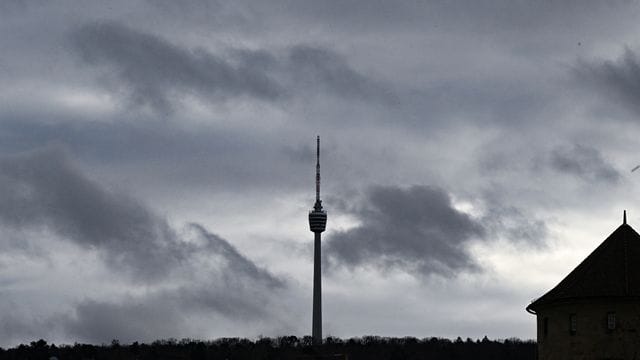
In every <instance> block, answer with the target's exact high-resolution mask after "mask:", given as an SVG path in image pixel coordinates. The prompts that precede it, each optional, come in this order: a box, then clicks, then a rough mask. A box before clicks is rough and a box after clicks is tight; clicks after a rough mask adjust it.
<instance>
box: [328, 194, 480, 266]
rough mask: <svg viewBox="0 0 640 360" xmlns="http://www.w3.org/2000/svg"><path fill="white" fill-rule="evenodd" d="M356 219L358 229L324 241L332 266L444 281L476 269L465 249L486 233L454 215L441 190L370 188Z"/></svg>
mask: <svg viewBox="0 0 640 360" xmlns="http://www.w3.org/2000/svg"><path fill="white" fill-rule="evenodd" d="M355 215H356V216H357V218H358V220H359V221H360V222H361V224H360V225H358V226H357V227H355V228H353V229H350V230H346V231H341V232H335V233H331V234H330V235H329V237H328V241H327V242H326V249H327V250H326V251H327V255H328V257H329V259H330V261H332V262H334V263H338V264H344V265H347V266H350V267H353V266H358V265H366V264H380V265H383V266H385V267H388V268H400V269H403V270H408V271H409V272H415V273H418V274H420V275H429V274H439V275H444V276H451V275H454V274H455V273H457V272H459V271H469V270H476V269H477V268H478V266H477V264H476V263H475V261H474V260H473V259H472V258H471V256H470V255H469V253H468V252H467V250H466V247H465V246H466V244H467V243H468V242H469V241H471V240H473V239H476V238H481V237H483V236H484V234H485V230H484V229H483V227H482V225H481V224H480V223H478V222H476V221H475V220H473V219H472V218H471V217H470V216H468V215H467V214H464V213H462V212H460V211H458V210H456V209H455V208H454V207H453V205H452V202H451V199H450V197H449V195H448V194H447V193H446V192H445V191H444V190H442V189H440V188H436V187H430V186H413V187H411V188H408V189H403V188H397V187H374V188H372V189H370V190H369V191H368V192H367V194H366V199H365V201H364V204H363V205H362V206H361V207H359V208H358V210H357V211H356V213H355Z"/></svg>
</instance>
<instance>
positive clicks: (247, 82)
mask: <svg viewBox="0 0 640 360" xmlns="http://www.w3.org/2000/svg"><path fill="white" fill-rule="evenodd" d="M71 39H72V43H73V49H74V51H76V52H77V53H78V55H79V56H80V57H81V59H82V60H83V61H85V62H86V63H87V64H90V65H95V66H106V67H107V68H108V69H109V71H110V72H112V73H113V76H115V78H111V81H112V87H113V88H112V90H114V91H116V92H119V91H121V90H123V88H124V91H125V92H126V93H127V94H129V95H131V99H130V100H131V101H133V103H134V104H138V105H150V106H152V107H154V108H155V109H157V110H160V111H163V112H167V111H169V110H170V109H171V107H172V98H174V99H180V98H181V97H182V95H183V94H185V93H186V94H194V95H198V96H200V97H202V98H205V99H208V100H210V101H217V100H221V99H226V98H229V97H237V96H250V97H253V98H256V99H260V100H266V101H274V100H277V99H280V98H283V97H288V96H291V95H292V94H294V93H296V92H300V91H305V90H306V89H316V90H320V91H323V92H326V93H328V94H331V95H334V96H347V97H350V98H362V99H368V98H376V99H383V100H384V99H392V98H393V94H392V93H391V91H390V90H387V89H386V88H385V86H384V85H383V84H382V83H381V82H377V81H374V80H371V79H369V78H367V77H366V76H364V75H362V74H360V73H359V72H358V71H356V70H354V69H353V68H351V66H350V65H349V64H348V63H347V61H346V59H345V58H344V57H343V56H340V55H338V54H337V53H335V52H334V51H332V50H330V49H326V48H322V47H316V46H308V45H295V46H292V47H291V48H289V49H286V50H281V51H276V52H268V51H265V50H246V49H226V50H225V52H224V54H213V53H211V52H209V51H207V50H205V49H201V48H199V49H188V48H185V47H182V46H179V45H175V44H173V43H170V42H169V41H167V40H165V39H163V38H161V37H159V36H156V35H152V34H148V33H144V32H140V31H136V30H134V29H131V28H129V27H126V26H123V25H121V24H118V23H111V22H102V23H92V24H86V25H84V26H81V27H79V28H77V29H75V30H74V31H73V32H72V33H71Z"/></svg>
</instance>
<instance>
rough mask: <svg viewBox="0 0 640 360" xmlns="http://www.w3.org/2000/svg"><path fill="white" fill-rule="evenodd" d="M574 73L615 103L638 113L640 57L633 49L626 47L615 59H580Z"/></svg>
mask: <svg viewBox="0 0 640 360" xmlns="http://www.w3.org/2000/svg"><path fill="white" fill-rule="evenodd" d="M575 74H576V75H577V76H578V78H579V79H580V80H582V81H585V82H586V83H587V84H588V85H590V86H591V87H592V88H594V89H595V90H596V91H598V92H599V93H600V94H602V95H604V96H606V97H608V98H609V99H610V100H612V101H614V102H616V104H618V105H622V106H624V107H626V108H627V109H629V110H631V111H633V112H635V113H640V101H639V100H640V59H639V58H638V54H637V53H636V52H635V51H633V50H631V49H629V48H627V49H625V51H624V54H623V55H622V56H620V58H618V59H617V60H615V61H611V60H607V61H603V62H595V61H592V62H587V61H580V62H579V63H578V64H577V66H576V67H575Z"/></svg>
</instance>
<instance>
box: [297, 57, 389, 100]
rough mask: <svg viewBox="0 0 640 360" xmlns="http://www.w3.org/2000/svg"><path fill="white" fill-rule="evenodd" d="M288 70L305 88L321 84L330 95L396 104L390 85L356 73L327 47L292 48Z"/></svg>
mask: <svg viewBox="0 0 640 360" xmlns="http://www.w3.org/2000/svg"><path fill="white" fill-rule="evenodd" d="M289 68H291V69H292V70H293V75H294V81H295V82H296V83H298V85H299V86H302V87H303V88H313V87H314V86H317V85H316V84H319V85H322V86H324V88H325V90H326V91H327V92H329V93H335V95H339V96H346V97H349V98H361V99H376V100H382V101H383V102H388V103H389V102H395V101H397V99H396V97H395V95H394V94H393V92H392V91H391V90H390V89H388V88H387V86H385V85H384V84H382V83H381V82H376V81H374V80H372V79H370V78H368V77H366V76H364V75H362V74H360V73H359V72H357V71H355V70H354V69H352V68H351V66H350V65H349V63H348V62H347V60H346V59H345V58H344V57H343V56H340V55H339V54H337V53H335V52H333V51H330V50H328V49H325V48H319V47H312V46H307V45H297V46H294V47H292V48H291V49H290V52H289Z"/></svg>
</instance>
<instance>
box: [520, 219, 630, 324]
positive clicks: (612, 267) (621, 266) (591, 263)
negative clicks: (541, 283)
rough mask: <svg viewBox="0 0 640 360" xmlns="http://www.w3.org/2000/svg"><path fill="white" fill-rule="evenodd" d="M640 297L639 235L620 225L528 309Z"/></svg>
mask: <svg viewBox="0 0 640 360" xmlns="http://www.w3.org/2000/svg"><path fill="white" fill-rule="evenodd" d="M603 297H604V298H611V297H615V298H629V297H640V235H639V234H638V233H637V232H636V231H635V230H634V229H633V228H632V227H631V226H629V225H627V224H626V222H625V223H624V224H622V225H621V226H620V227H618V228H617V229H616V230H615V231H614V232H613V233H612V234H611V235H609V237H608V238H607V239H606V240H605V241H603V242H602V244H600V246H598V247H597V248H596V249H595V250H594V251H593V252H592V253H591V254H590V255H589V256H587V258H586V259H584V260H583V261H582V263H580V265H578V266H577V267H576V268H575V269H574V270H573V271H571V272H570V273H569V275H567V277H565V278H564V279H563V280H562V281H561V282H560V283H559V284H558V285H556V287H554V288H553V289H551V290H550V291H549V292H547V293H546V294H544V295H543V296H541V297H540V298H538V299H537V300H535V301H534V302H532V303H531V304H530V305H529V306H527V311H529V312H532V313H535V311H536V310H537V309H538V308H540V307H541V306H545V305H548V304H552V303H556V302H564V301H571V300H577V299H585V298H603Z"/></svg>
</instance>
